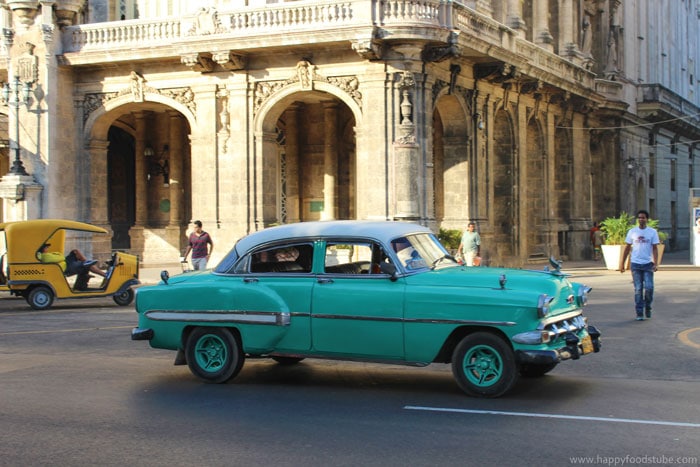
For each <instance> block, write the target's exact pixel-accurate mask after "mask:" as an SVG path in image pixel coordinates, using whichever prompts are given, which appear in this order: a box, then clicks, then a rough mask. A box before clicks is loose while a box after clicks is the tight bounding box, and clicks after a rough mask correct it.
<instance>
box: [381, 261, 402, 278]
mask: <svg viewBox="0 0 700 467" xmlns="http://www.w3.org/2000/svg"><path fill="white" fill-rule="evenodd" d="M379 270H380V271H382V273H384V274H388V275H389V279H391V281H392V282H394V281H395V280H396V279H398V276H397V275H396V266H394V265H393V264H392V263H387V262H385V261H382V262H381V263H379Z"/></svg>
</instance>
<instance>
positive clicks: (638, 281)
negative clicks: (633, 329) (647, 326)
mask: <svg viewBox="0 0 700 467" xmlns="http://www.w3.org/2000/svg"><path fill="white" fill-rule="evenodd" d="M631 268H632V280H633V281H634V309H635V311H636V312H637V316H642V314H643V313H644V310H647V311H651V302H652V301H654V263H647V264H637V263H632V265H631Z"/></svg>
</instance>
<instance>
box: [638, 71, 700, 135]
mask: <svg viewBox="0 0 700 467" xmlns="http://www.w3.org/2000/svg"><path fill="white" fill-rule="evenodd" d="M637 112H638V114H639V116H640V117H642V118H644V119H646V120H648V121H650V122H664V124H665V125H667V126H669V127H671V128H674V130H675V131H677V132H678V133H680V134H683V135H684V136H685V137H687V138H690V139H693V140H697V139H700V108H698V106H696V105H694V104H692V103H691V102H690V101H688V100H686V99H684V98H683V97H682V96H679V95H678V94H676V93H675V92H673V91H671V90H670V89H667V88H665V87H664V86H662V85H660V84H640V85H639V86H637Z"/></svg>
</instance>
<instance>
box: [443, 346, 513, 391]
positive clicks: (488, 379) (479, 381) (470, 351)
mask: <svg viewBox="0 0 700 467" xmlns="http://www.w3.org/2000/svg"><path fill="white" fill-rule="evenodd" d="M452 373H453V375H454V377H455V380H456V381H457V384H458V385H459V387H460V388H461V389H462V391H464V392H466V393H467V394H469V395H471V396H480V397H498V396H501V395H503V394H505V393H506V392H507V391H508V390H509V389H510V388H511V387H513V385H514V384H515V381H516V380H517V376H518V374H517V371H516V364H515V356H514V354H513V350H512V349H511V348H510V346H509V345H508V344H507V343H506V342H504V341H503V339H501V338H500V337H498V336H496V335H494V334H490V333H487V332H477V333H474V334H470V335H468V336H466V337H465V338H464V339H462V341H461V342H460V343H459V344H458V345H457V347H456V348H455V350H454V353H453V354H452Z"/></svg>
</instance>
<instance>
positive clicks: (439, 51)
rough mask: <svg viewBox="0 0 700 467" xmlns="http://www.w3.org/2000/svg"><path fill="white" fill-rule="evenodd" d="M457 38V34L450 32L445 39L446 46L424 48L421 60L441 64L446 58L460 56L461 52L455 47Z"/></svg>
mask: <svg viewBox="0 0 700 467" xmlns="http://www.w3.org/2000/svg"><path fill="white" fill-rule="evenodd" d="M458 37H459V33H456V32H451V33H450V35H449V37H448V38H447V44H446V45H439V46H438V45H434V46H426V47H425V49H423V59H424V60H425V61H426V62H441V61H443V60H446V59H448V58H456V57H459V56H461V55H462V53H461V50H460V48H459V46H458V45H457V38H458Z"/></svg>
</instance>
